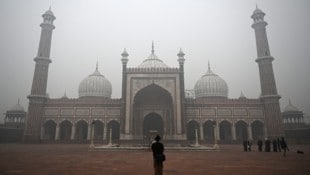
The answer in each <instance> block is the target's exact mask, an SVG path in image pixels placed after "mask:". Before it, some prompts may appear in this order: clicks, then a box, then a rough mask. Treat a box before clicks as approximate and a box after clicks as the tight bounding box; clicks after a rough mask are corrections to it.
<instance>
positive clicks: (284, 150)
mask: <svg viewBox="0 0 310 175" xmlns="http://www.w3.org/2000/svg"><path fill="white" fill-rule="evenodd" d="M280 144H281V148H282V149H283V156H284V157H286V151H289V149H288V146H287V143H286V141H285V140H284V137H282V138H281V141H280Z"/></svg>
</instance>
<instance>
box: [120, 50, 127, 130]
mask: <svg viewBox="0 0 310 175" xmlns="http://www.w3.org/2000/svg"><path fill="white" fill-rule="evenodd" d="M121 56H122V59H121V61H122V65H123V75H122V77H123V78H122V99H121V125H122V126H121V133H125V117H126V115H125V114H126V113H125V110H126V89H127V63H128V56H129V54H128V53H127V51H126V49H124V51H123V53H122V54H121Z"/></svg>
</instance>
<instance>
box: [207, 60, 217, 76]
mask: <svg viewBox="0 0 310 175" xmlns="http://www.w3.org/2000/svg"><path fill="white" fill-rule="evenodd" d="M206 75H215V74H214V73H213V72H212V71H211V66H210V60H208V71H207V74H206Z"/></svg>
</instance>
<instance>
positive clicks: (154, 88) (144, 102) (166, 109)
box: [132, 83, 175, 138]
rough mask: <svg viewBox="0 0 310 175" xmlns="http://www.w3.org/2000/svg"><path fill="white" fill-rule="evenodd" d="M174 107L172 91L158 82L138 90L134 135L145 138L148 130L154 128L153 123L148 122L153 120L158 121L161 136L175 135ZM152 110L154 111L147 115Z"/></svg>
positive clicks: (135, 102) (135, 99) (134, 112)
mask: <svg viewBox="0 0 310 175" xmlns="http://www.w3.org/2000/svg"><path fill="white" fill-rule="evenodd" d="M173 107H174V105H173V102H172V97H171V95H170V93H169V92H168V91H167V90H166V89H164V88H162V87H160V86H159V85H157V84H154V83H153V84H151V85H149V86H147V87H145V88H143V89H141V90H140V91H138V92H137V93H136V95H135V97H134V104H133V118H132V121H133V123H132V132H133V135H135V136H136V138H145V136H146V135H145V134H146V132H148V131H146V130H150V129H152V126H151V124H149V123H148V122H149V121H152V120H154V121H155V122H157V123H158V124H157V128H156V129H158V130H159V131H158V132H159V133H160V134H161V136H163V135H166V136H170V135H173V134H174V132H175V126H174V123H175V122H174V117H173V111H174V110H173ZM150 110H151V111H154V113H151V114H148V115H147V116H145V114H147V113H149V111H150ZM159 123H161V124H159ZM145 126H146V127H145ZM163 126H165V128H164V127H163Z"/></svg>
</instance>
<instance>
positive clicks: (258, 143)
mask: <svg viewBox="0 0 310 175" xmlns="http://www.w3.org/2000/svg"><path fill="white" fill-rule="evenodd" d="M257 146H258V151H259V152H262V150H263V141H262V140H261V139H258V141H257Z"/></svg>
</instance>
